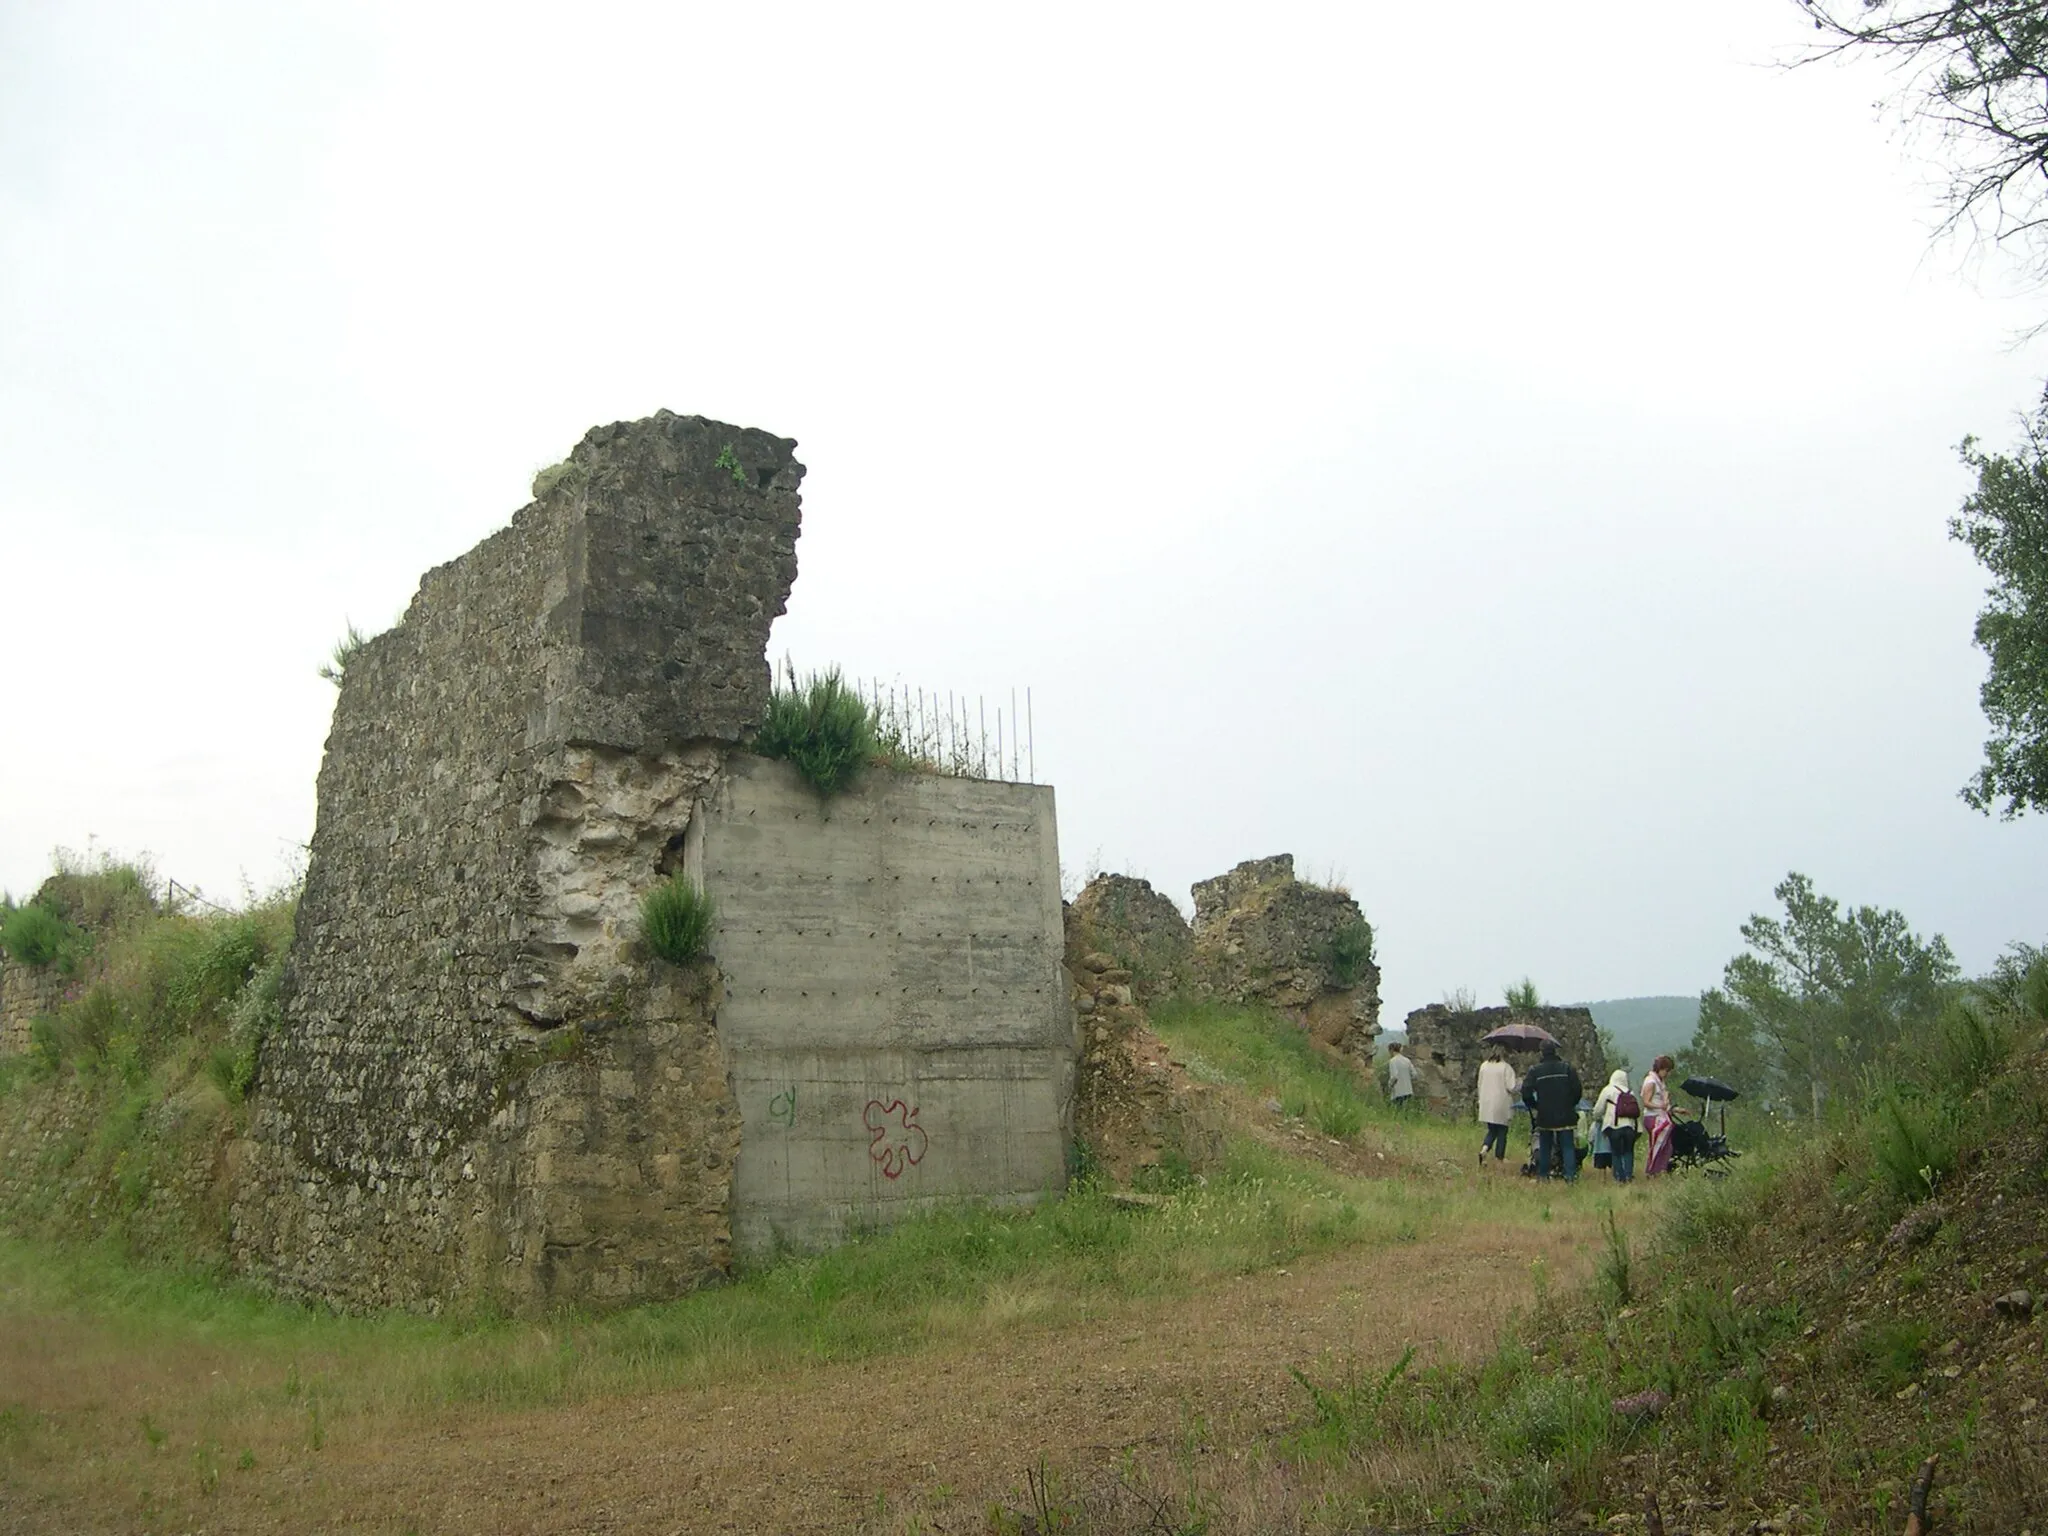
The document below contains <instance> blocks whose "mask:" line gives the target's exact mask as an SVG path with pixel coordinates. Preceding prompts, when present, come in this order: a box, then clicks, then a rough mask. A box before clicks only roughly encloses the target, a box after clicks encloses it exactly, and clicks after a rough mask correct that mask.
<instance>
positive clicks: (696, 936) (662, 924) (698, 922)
mask: <svg viewBox="0 0 2048 1536" xmlns="http://www.w3.org/2000/svg"><path fill="white" fill-rule="evenodd" d="M712 911H713V908H712V902H711V898H710V897H709V896H707V895H706V894H705V893H704V892H702V891H700V890H698V889H697V887H696V886H694V885H692V884H691V883H690V881H689V878H688V877H687V876H685V875H677V876H675V878H673V879H671V880H664V881H663V882H662V883H661V884H660V885H657V886H656V887H655V888H654V889H653V890H651V891H649V892H648V893H647V894H646V895H645V896H643V897H641V898H640V934H641V937H642V938H644V939H646V941H647V947H648V948H649V949H651V950H653V951H654V952H655V953H656V954H657V955H659V956H661V958H662V959H664V960H666V961H668V962H670V963H671V964H673V965H685V964H687V963H688V962H690V961H692V960H694V959H696V958H697V957H698V956H699V955H701V954H702V953H704V944H705V941H706V940H708V939H709V938H710V937H711V917H712Z"/></svg>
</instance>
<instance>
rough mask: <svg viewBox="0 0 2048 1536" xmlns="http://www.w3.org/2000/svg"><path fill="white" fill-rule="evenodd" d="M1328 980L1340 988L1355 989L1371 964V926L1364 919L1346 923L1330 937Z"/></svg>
mask: <svg viewBox="0 0 2048 1536" xmlns="http://www.w3.org/2000/svg"><path fill="white" fill-rule="evenodd" d="M1326 958H1327V959H1328V961H1329V964H1330V980H1332V981H1334V982H1335V983H1336V984H1337V985H1338V986H1340V987H1355V986H1357V985H1358V979H1359V977H1361V976H1363V975H1364V974H1365V969H1366V967H1367V966H1369V965H1371V964H1372V924H1371V923H1368V922H1367V921H1366V920H1365V919H1364V918H1362V917H1361V918H1359V919H1358V920H1357V921H1355V922H1351V923H1347V924H1345V925H1344V926H1343V927H1342V928H1339V929H1338V930H1337V931H1336V932H1335V933H1333V934H1331V935H1330V946H1329V952H1328V955H1327V956H1326Z"/></svg>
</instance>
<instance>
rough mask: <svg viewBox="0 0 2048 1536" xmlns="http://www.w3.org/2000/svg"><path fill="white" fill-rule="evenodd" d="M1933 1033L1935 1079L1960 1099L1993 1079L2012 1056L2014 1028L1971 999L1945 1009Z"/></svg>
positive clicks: (1955, 1003)
mask: <svg viewBox="0 0 2048 1536" xmlns="http://www.w3.org/2000/svg"><path fill="white" fill-rule="evenodd" d="M1934 1034H1935V1047H1934V1062H1935V1069H1936V1074H1937V1075H1936V1081H1937V1082H1938V1083H1940V1084H1941V1085H1942V1087H1943V1089H1944V1090H1945V1091H1946V1092H1948V1093H1950V1094H1952V1095H1954V1096H1955V1097H1957V1098H1967V1097H1969V1095H1971V1094H1973V1093H1975V1092H1976V1091H1977V1090H1978V1089H1979V1088H1981V1087H1983V1086H1984V1084H1986V1083H1988V1082H1990V1081H1991V1080H1992V1079H1993V1078H1994V1077H1996V1076H1997V1075H1998V1074H1999V1073H2000V1072H2001V1071H2003V1070H2004V1068H2005V1063H2006V1060H2007V1058H2008V1057H2010V1056H2011V1055H2012V1048H2013V1038H2012V1031H2011V1030H2010V1029H2008V1028H2007V1027H2006V1025H2005V1023H2004V1022H2003V1021H2002V1020H2000V1019H1997V1018H1995V1017H1993V1016H1992V1015H1991V1014H1989V1013H1987V1012H1986V1011H1985V1010H1984V1009H1982V1008H1980V1007H1978V1006H1977V1005H1976V1004H1974V1003H1971V1002H1968V1001H1962V1002H1954V1003H1951V1004H1949V1005H1948V1007H1946V1008H1945V1009H1943V1010H1942V1014H1941V1018H1940V1020H1939V1022H1938V1023H1937V1024H1936V1025H1935V1032H1934Z"/></svg>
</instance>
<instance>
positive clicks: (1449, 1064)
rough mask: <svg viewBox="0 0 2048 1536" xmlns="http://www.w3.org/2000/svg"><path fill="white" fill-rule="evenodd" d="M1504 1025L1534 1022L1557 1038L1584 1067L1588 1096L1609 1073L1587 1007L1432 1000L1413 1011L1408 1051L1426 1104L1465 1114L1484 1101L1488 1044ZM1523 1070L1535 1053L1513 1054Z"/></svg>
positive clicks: (1574, 1061)
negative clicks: (1482, 1067)
mask: <svg viewBox="0 0 2048 1536" xmlns="http://www.w3.org/2000/svg"><path fill="white" fill-rule="evenodd" d="M1503 1024H1534V1025H1536V1026H1537V1027H1539V1028H1541V1029H1545V1030H1548V1031H1549V1032H1550V1034H1551V1035H1552V1036H1553V1037H1554V1038H1555V1039H1556V1040H1557V1044H1558V1054H1559V1055H1561V1056H1563V1057H1564V1059H1565V1060H1566V1061H1568V1062H1570V1063H1571V1064H1572V1065H1573V1066H1574V1067H1577V1068H1578V1070H1579V1079H1580V1081H1581V1082H1583V1083H1584V1084H1585V1085H1586V1092H1587V1094H1588V1095H1589V1096H1590V1095H1593V1094H1597V1093H1599V1091H1600V1089H1601V1087H1602V1086H1603V1085H1604V1084H1605V1083H1606V1081H1607V1073H1608V1071H1609V1068H1608V1065H1607V1052H1606V1050H1605V1048H1603V1047H1602V1046H1601V1044H1600V1031H1599V1029H1598V1027H1597V1026H1595V1024H1594V1023H1593V1015H1592V1014H1591V1013H1590V1012H1589V1011H1588V1010H1586V1009H1584V1008H1471V1009H1464V1008H1452V1007H1450V1006H1449V1005H1448V1004H1445V1003H1431V1004H1430V1005H1429V1006H1428V1007H1427V1008H1418V1009H1416V1010H1415V1012H1413V1013H1411V1014H1409V1015H1408V1055H1409V1056H1410V1057H1411V1058H1412V1059H1413V1060H1414V1062H1415V1092H1416V1096H1417V1097H1419V1098H1420V1099H1421V1100H1422V1101H1423V1102H1424V1103H1425V1104H1428V1105H1431V1106H1432V1107H1435V1108H1438V1109H1443V1110H1447V1111H1449V1112H1451V1113H1453V1114H1456V1115H1460V1116H1469V1115H1471V1114H1473V1113H1474V1112H1475V1110H1476V1108H1477V1106H1478V1102H1479V1063H1480V1062H1482V1061H1484V1060H1486V1053H1487V1050H1488V1049H1489V1048H1488V1047H1487V1046H1486V1045H1485V1044H1484V1043H1483V1042H1484V1040H1485V1037H1486V1036H1487V1035H1490V1034H1492V1033H1493V1032H1494V1031H1495V1030H1496V1029H1499V1028H1500V1027H1501V1026H1502V1025H1503ZM1508 1059H1509V1061H1510V1062H1511V1063H1512V1064H1513V1065H1514V1067H1515V1070H1516V1071H1517V1072H1518V1073H1520V1072H1522V1071H1525V1070H1527V1068H1528V1067H1529V1066H1530V1065H1531V1064H1533V1063H1534V1062H1535V1060H1536V1053H1535V1052H1534V1051H1521V1052H1510V1053H1509V1058H1508Z"/></svg>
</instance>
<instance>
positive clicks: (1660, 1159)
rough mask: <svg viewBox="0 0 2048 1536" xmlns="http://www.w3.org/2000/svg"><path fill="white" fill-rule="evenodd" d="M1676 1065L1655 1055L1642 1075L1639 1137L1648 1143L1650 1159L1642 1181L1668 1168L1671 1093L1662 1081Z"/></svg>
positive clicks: (1669, 1163)
mask: <svg viewBox="0 0 2048 1536" xmlns="http://www.w3.org/2000/svg"><path fill="white" fill-rule="evenodd" d="M1676 1065H1677V1063H1676V1062H1674V1061H1672V1059H1671V1058H1670V1057H1669V1056H1659V1057H1658V1058H1657V1059H1656V1060H1655V1061H1653V1062H1651V1063H1650V1070H1649V1071H1647V1072H1645V1073H1644V1074H1643V1092H1642V1101H1643V1134H1644V1135H1645V1136H1646V1137H1648V1138H1649V1142H1650V1156H1649V1159H1648V1161H1646V1162H1645V1163H1644V1165H1643V1177H1644V1178H1646V1179H1654V1178H1655V1177H1657V1175H1658V1174H1660V1173H1663V1172H1665V1171H1666V1170H1668V1169H1669V1168H1670V1167H1671V1090H1670V1089H1669V1088H1667V1087H1666V1086H1665V1084H1664V1079H1665V1077H1666V1075H1667V1074H1669V1073H1670V1072H1671V1070H1672V1069H1673V1067H1675V1066H1676Z"/></svg>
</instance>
